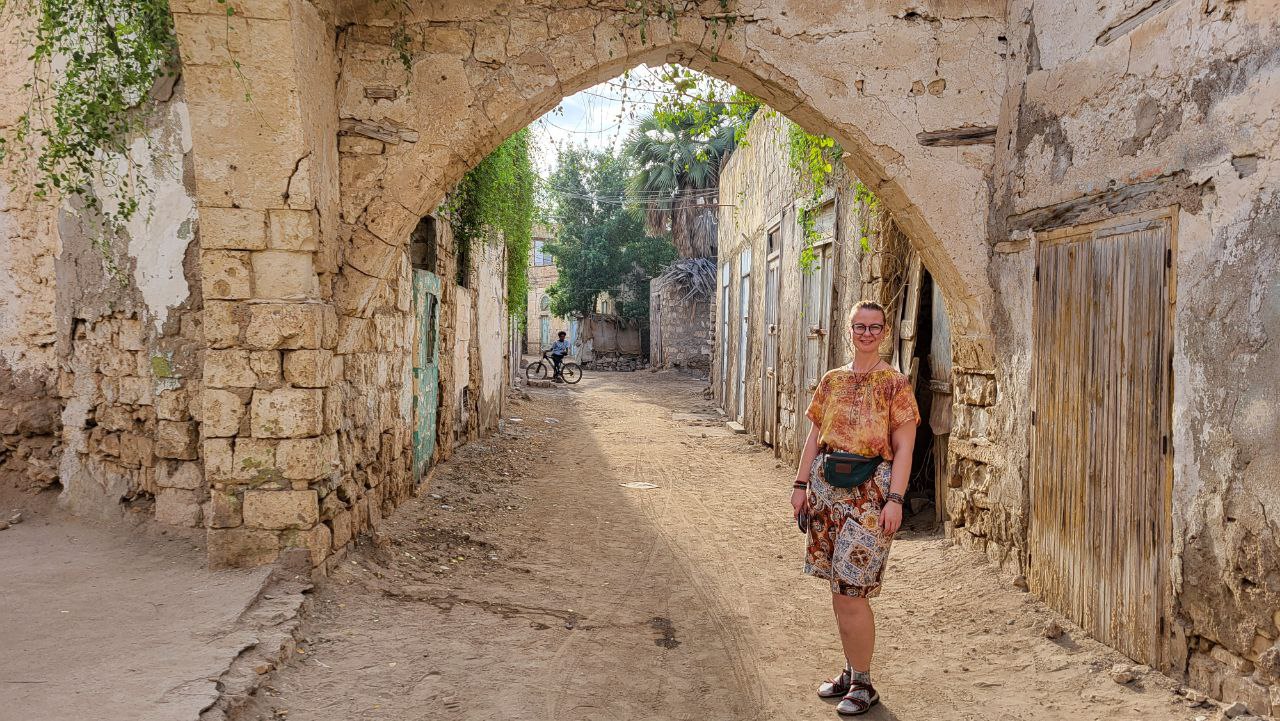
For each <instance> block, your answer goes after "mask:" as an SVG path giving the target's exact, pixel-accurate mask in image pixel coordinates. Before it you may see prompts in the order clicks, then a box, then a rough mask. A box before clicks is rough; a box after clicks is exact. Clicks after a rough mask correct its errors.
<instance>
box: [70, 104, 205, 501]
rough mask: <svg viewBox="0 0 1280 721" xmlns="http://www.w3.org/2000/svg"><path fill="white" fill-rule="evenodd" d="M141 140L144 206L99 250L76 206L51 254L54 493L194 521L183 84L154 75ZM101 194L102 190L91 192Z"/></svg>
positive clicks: (189, 194) (196, 306)
mask: <svg viewBox="0 0 1280 721" xmlns="http://www.w3.org/2000/svg"><path fill="white" fill-rule="evenodd" d="M153 94H155V95H157V99H159V100H161V101H162V102H161V104H160V106H159V107H158V109H157V110H156V112H155V113H154V115H153V116H152V117H151V118H150V120H149V121H148V130H147V135H148V136H149V139H148V140H146V141H144V140H143V139H142V138H139V139H137V140H136V141H135V142H133V143H132V144H131V149H130V150H131V154H132V156H133V162H134V172H138V173H142V174H144V176H145V180H146V186H147V187H148V188H149V189H150V191H149V193H148V194H147V195H146V196H145V197H143V198H142V200H143V205H142V207H141V208H140V210H139V211H138V213H137V214H136V215H135V216H134V217H133V218H132V219H131V221H130V222H129V223H128V224H127V226H126V227H125V228H124V229H123V231H122V232H121V234H120V235H119V236H118V237H116V238H114V239H113V241H112V242H111V243H110V248H109V249H108V250H106V251H105V252H104V251H103V250H101V249H100V248H99V247H97V246H95V237H96V235H95V234H97V233H100V232H102V231H100V230H96V229H95V228H96V223H95V222H94V221H93V220H92V219H89V218H86V217H85V215H84V212H83V210H82V209H79V208H77V207H74V206H72V205H70V204H64V206H63V207H62V208H61V209H60V210H59V213H58V236H59V241H60V245H61V252H60V253H59V255H58V257H57V260H56V262H55V276H56V300H55V304H54V308H55V311H56V318H57V352H58V357H59V359H60V366H61V378H60V384H59V385H60V392H59V395H60V396H61V397H62V400H63V403H64V406H63V410H62V426H63V434H62V440H63V443H64V452H63V454H62V458H61V463H60V465H59V476H60V479H61V482H62V484H63V494H62V499H63V501H64V502H65V503H66V504H67V505H68V507H69V508H70V509H71V510H73V511H74V512H76V513H81V514H95V515H110V514H113V513H117V512H119V510H120V509H121V503H122V502H124V501H146V500H149V499H154V501H155V513H156V517H157V519H158V520H160V521H162V522H165V523H172V524H178V525H185V526H200V525H201V524H202V519H203V510H202V506H203V504H204V502H205V501H206V500H207V497H208V496H207V489H206V486H205V484H204V481H203V473H202V470H201V466H200V462H199V460H200V454H199V442H198V441H199V433H198V430H197V421H196V420H195V419H196V418H198V417H199V410H198V407H197V408H196V409H195V410H194V411H193V407H192V406H193V402H196V403H198V400H199V391H200V380H199V379H200V358H201V352H202V350H203V346H204V336H203V332H202V330H201V326H200V322H199V313H200V277H199V269H198V263H197V260H196V255H195V253H196V251H197V246H198V244H197V243H196V242H195V241H196V207H195V200H194V197H193V179H192V175H191V171H192V167H191V158H190V152H191V122H190V117H189V115H188V109H187V104H186V102H185V100H184V97H183V95H184V84H183V83H182V82H181V81H180V80H179V81H178V82H177V83H176V85H175V84H173V83H171V82H162V83H161V84H160V85H159V86H158V87H157V88H156V90H155V91H154V93H153ZM98 194H99V196H100V197H105V194H104V193H103V191H102V189H98Z"/></svg>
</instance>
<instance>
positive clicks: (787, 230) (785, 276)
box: [704, 111, 911, 462]
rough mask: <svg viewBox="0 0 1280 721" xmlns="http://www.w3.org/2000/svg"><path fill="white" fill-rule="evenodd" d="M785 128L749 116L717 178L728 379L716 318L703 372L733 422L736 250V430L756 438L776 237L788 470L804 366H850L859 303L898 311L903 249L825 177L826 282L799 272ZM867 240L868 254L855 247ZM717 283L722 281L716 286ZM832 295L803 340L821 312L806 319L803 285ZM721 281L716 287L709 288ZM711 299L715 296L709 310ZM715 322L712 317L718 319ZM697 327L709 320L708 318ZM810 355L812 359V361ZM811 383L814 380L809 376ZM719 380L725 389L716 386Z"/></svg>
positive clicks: (805, 392) (820, 214) (782, 426)
mask: <svg viewBox="0 0 1280 721" xmlns="http://www.w3.org/2000/svg"><path fill="white" fill-rule="evenodd" d="M786 122H787V121H786V119H785V118H784V117H782V116H781V115H779V114H777V113H775V112H770V111H765V112H762V113H761V114H759V115H758V116H757V118H756V119H755V120H754V121H753V123H752V125H751V128H750V129H749V130H748V132H747V135H746V142H745V143H744V144H743V145H742V146H741V147H739V148H738V149H737V150H735V151H734V153H733V155H732V156H731V157H730V158H729V160H728V161H727V162H726V164H725V167H724V169H723V170H722V171H721V174H720V187H721V194H722V197H723V198H724V199H725V200H724V201H723V202H725V203H726V207H724V208H723V209H722V210H721V218H720V230H721V234H720V257H719V264H720V272H721V273H723V272H724V269H725V268H726V267H727V268H728V270H729V275H730V294H729V299H730V300H729V303H730V308H729V323H728V327H729V343H728V346H727V347H728V352H729V357H730V360H729V363H728V370H729V372H728V374H727V378H725V379H722V375H723V374H722V371H721V369H722V368H723V367H724V366H723V364H722V361H721V352H722V350H721V349H722V348H723V347H724V346H723V345H722V343H721V339H720V338H719V333H720V332H721V330H720V329H721V319H720V317H719V315H718V314H717V315H715V316H714V317H715V333H716V334H717V336H716V337H715V339H714V341H713V348H714V352H713V353H714V355H713V358H712V362H711V369H712V383H711V387H712V392H713V394H714V396H715V398H716V399H717V400H719V401H720V403H721V407H722V408H724V409H725V410H726V412H728V413H729V415H730V416H731V417H732V416H734V415H735V414H736V408H737V406H736V404H737V394H738V392H739V390H738V388H739V386H738V375H739V371H738V366H737V359H738V355H737V354H738V352H739V347H740V344H741V343H743V342H744V339H743V337H742V334H741V300H742V299H741V294H740V283H739V281H740V278H741V273H740V263H741V257H742V253H743V251H744V250H749V251H750V255H751V274H750V293H751V297H750V299H749V301H748V305H749V312H748V317H749V324H748V334H747V337H746V340H745V342H746V343H747V346H748V350H747V353H748V356H747V364H746V376H745V377H746V378H747V383H746V397H745V409H746V410H745V417H744V420H743V425H744V426H745V427H746V428H747V430H748V432H749V433H751V434H753V435H755V436H758V437H763V431H762V427H763V425H764V417H763V409H762V408H761V403H762V400H761V385H760V383H761V375H762V369H763V363H764V356H763V353H764V351H763V344H764V334H765V332H766V320H765V315H764V298H765V282H766V272H767V267H768V263H769V256H770V253H769V251H768V247H767V244H768V237H767V236H768V234H769V232H770V231H771V230H775V229H776V232H777V233H778V236H777V238H778V240H777V241H776V242H778V243H779V244H780V248H779V249H778V255H777V259H776V260H777V264H778V272H779V303H778V307H779V315H778V326H779V328H778V359H777V360H778V364H777V366H776V367H777V369H778V370H777V379H778V381H777V382H778V396H779V400H778V406H779V407H778V437H777V438H776V439H775V441H774V444H773V445H774V448H775V453H776V454H777V455H778V456H779V457H781V458H784V459H786V460H787V461H790V462H795V461H797V460H798V459H799V453H800V449H801V446H802V445H803V443H804V438H805V436H806V435H807V434H808V432H809V426H808V424H807V421H806V420H805V419H804V412H805V410H806V409H807V408H808V404H809V399H810V398H811V397H812V395H813V388H812V387H810V384H809V382H808V380H807V379H806V378H805V356H806V354H809V355H811V356H812V357H813V358H814V362H815V363H816V364H817V365H818V366H821V367H822V369H825V368H834V367H836V366H839V365H842V364H844V363H847V362H849V360H850V359H851V358H852V348H851V347H850V345H849V336H848V331H847V330H846V323H845V319H846V318H847V317H848V314H849V311H850V310H851V309H852V308H853V306H854V305H855V304H856V303H857V302H858V301H859V300H862V299H873V300H878V301H881V302H883V303H885V304H886V307H887V308H888V310H889V315H890V317H892V316H893V313H894V309H895V308H897V307H898V304H899V303H900V301H899V297H900V295H901V293H900V291H901V287H902V284H903V283H904V282H905V280H906V266H907V262H908V259H909V257H910V255H911V249H910V245H909V244H908V242H907V240H906V238H905V237H904V236H903V235H902V233H901V231H900V230H899V229H898V228H897V226H896V225H895V224H894V223H893V222H892V220H891V219H890V218H889V217H888V216H887V214H885V213H884V212H882V211H880V210H879V209H875V208H868V207H867V206H866V205H865V204H863V203H861V202H857V201H855V199H854V189H855V186H856V183H857V181H856V179H854V178H853V177H852V175H851V173H850V172H849V171H848V169H847V168H845V167H843V166H839V167H837V168H836V169H835V172H834V173H833V174H832V176H831V178H830V181H829V186H830V190H829V192H828V194H827V196H826V198H825V199H824V200H823V202H822V203H821V205H820V207H819V209H818V211H817V212H816V214H815V223H814V228H815V231H816V232H817V233H818V234H819V236H820V237H821V240H820V243H822V244H829V245H828V246H827V247H828V250H827V252H828V253H829V255H828V256H826V257H827V258H828V261H827V264H828V266H829V268H828V269H827V270H826V271H825V274H824V272H823V271H821V270H813V271H806V270H805V269H804V268H802V267H801V262H800V255H801V252H802V251H803V249H804V245H805V241H804V231H803V230H802V228H801V227H800V225H799V222H798V220H797V212H796V209H797V207H799V204H801V203H804V202H807V199H801V196H804V195H806V191H804V190H803V188H802V187H801V185H800V183H799V181H798V180H797V175H796V171H795V170H794V169H793V168H792V167H791V165H790V160H789V150H788V137H787V127H786ZM864 236H865V237H866V238H867V248H866V249H864V248H863V247H862V244H861V238H862V237H864ZM718 277H722V276H718ZM824 278H825V279H826V282H828V283H829V284H830V287H831V298H830V304H829V307H828V315H827V316H826V317H825V325H824V328H825V335H821V334H815V333H812V332H811V327H812V326H813V325H815V324H816V323H817V322H818V321H817V317H818V316H821V313H820V309H818V308H816V307H815V308H813V309H812V310H811V303H812V300H811V298H809V297H806V295H805V292H804V289H805V284H806V282H808V283H821V282H823V281H822V279H824ZM719 284H720V281H719V280H717V287H719ZM718 299H719V296H717V300H718ZM717 313H718V311H717ZM704 317H712V314H711V313H708V314H707V315H705V316H704ZM885 350H886V353H887V356H886V357H892V343H891V342H886V344H885ZM815 354H816V355H815ZM817 377H821V372H818V374H817ZM723 380H727V381H728V382H727V383H724V382H723Z"/></svg>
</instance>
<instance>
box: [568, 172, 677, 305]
mask: <svg viewBox="0 0 1280 721" xmlns="http://www.w3.org/2000/svg"><path fill="white" fill-rule="evenodd" d="M633 172H634V167H633V165H632V163H631V162H630V161H629V160H628V159H627V158H626V157H624V156H620V155H616V154H614V153H611V152H608V151H593V150H585V149H582V148H576V147H570V148H567V149H565V150H562V151H561V152H560V155H559V163H558V166H557V168H556V170H555V172H554V173H553V174H552V175H551V178H550V180H549V182H548V189H547V200H548V204H549V209H548V210H549V213H548V214H549V216H550V218H551V220H552V222H553V224H554V226H555V229H556V231H555V238H554V240H553V241H552V242H551V243H549V244H548V246H547V249H548V250H549V251H550V252H551V254H552V256H553V257H554V258H555V261H556V268H557V270H558V271H559V277H558V279H557V281H556V283H555V284H554V285H553V286H551V288H550V289H549V290H548V294H549V295H550V296H551V312H552V313H553V314H555V315H570V314H572V313H582V314H586V313H590V312H592V311H593V310H594V308H595V303H596V300H597V299H598V298H599V297H600V295H601V294H602V293H606V292H607V293H609V294H610V295H612V296H613V297H614V298H616V299H618V300H619V313H620V315H622V316H623V317H629V318H647V317H648V316H649V279H650V278H651V277H653V276H655V275H657V274H658V273H659V272H661V271H662V269H663V268H664V267H666V266H667V265H668V264H669V263H671V261H673V260H675V258H676V252H675V248H674V247H672V245H671V241H670V239H669V238H668V237H667V236H666V235H665V234H664V235H661V236H658V237H653V236H650V235H649V234H647V233H646V232H645V229H644V224H643V222H642V221H641V220H640V218H639V217H637V215H636V214H635V213H632V212H630V211H629V210H628V209H627V208H626V207H625V206H624V204H623V202H622V201H621V199H622V197H623V195H624V191H625V188H626V183H627V179H628V178H629V177H630V176H631V174H632V173H633Z"/></svg>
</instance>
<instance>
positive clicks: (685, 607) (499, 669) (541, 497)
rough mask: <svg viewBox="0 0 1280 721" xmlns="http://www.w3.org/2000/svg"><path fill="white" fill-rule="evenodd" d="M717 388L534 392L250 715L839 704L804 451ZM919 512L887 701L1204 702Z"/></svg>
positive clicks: (708, 711) (634, 713)
mask: <svg viewBox="0 0 1280 721" xmlns="http://www.w3.org/2000/svg"><path fill="white" fill-rule="evenodd" d="M705 387H706V386H705V381H700V380H694V379H690V378H688V377H687V376H683V375H680V374H677V373H674V372H670V371H663V372H659V373H647V372H641V373H631V374H627V373H605V374H588V376H587V378H586V379H585V380H584V381H583V382H582V383H581V384H579V385H578V386H575V387H568V388H566V387H553V388H550V389H540V388H531V389H528V391H527V392H526V391H514V393H515V394H516V395H515V396H514V397H513V398H512V402H511V404H510V410H509V411H508V414H507V415H508V417H507V418H506V419H505V421H504V423H503V430H502V431H501V432H500V433H497V434H495V435H494V436H492V437H490V438H488V439H485V440H482V441H479V442H474V443H471V444H470V445H468V446H466V447H465V448H463V449H462V450H461V451H460V452H459V454H458V455H456V456H455V457H454V458H453V459H451V460H450V461H448V462H446V463H444V464H441V465H440V466H438V467H437V468H436V469H435V470H434V471H433V473H432V475H431V477H430V478H429V480H428V481H427V482H426V485H425V487H423V488H421V489H419V491H418V493H417V495H416V496H415V497H414V498H413V499H411V500H410V501H409V502H407V503H405V504H404V505H403V506H401V507H400V508H399V509H398V510H397V511H396V512H395V514H394V515H393V516H391V517H390V518H388V519H387V520H386V521H385V522H384V524H383V525H382V526H381V527H380V528H379V529H378V531H377V532H376V533H375V534H374V535H373V537H372V540H371V541H366V542H364V543H362V544H360V545H358V546H357V547H356V549H355V550H354V552H352V553H350V554H349V555H348V556H347V557H346V559H344V561H343V563H342V564H341V567H340V568H339V569H338V570H336V571H335V572H334V573H333V574H332V575H331V578H330V581H329V582H327V583H325V584H322V585H321V586H319V587H318V590H317V592H316V594H315V596H314V598H313V599H312V601H311V603H312V606H311V612H310V614H309V615H310V618H309V621H308V622H307V628H306V630H305V638H304V642H303V643H301V644H300V652H299V653H298V654H297V656H296V659H295V660H294V661H293V662H291V663H290V664H287V665H285V666H282V667H281V668H279V669H277V670H275V671H274V672H273V675H272V676H270V677H269V678H268V679H267V681H266V683H265V685H264V686H263V687H262V688H261V689H260V690H259V692H258V695H257V696H256V697H255V698H254V699H253V700H251V701H250V702H249V704H248V705H247V706H245V707H244V708H243V709H242V710H241V712H240V714H239V718H241V719H257V720H261V721H267V720H269V719H286V718H287V719H289V721H327V720H335V721H336V720H338V719H342V720H344V721H345V720H348V719H362V720H364V719H369V720H376V719H397V720H404V721H409V720H415V719H433V720H442V719H482V718H483V719H546V720H551V719H556V720H558V721H560V720H564V721H568V720H573V719H583V720H586V719H590V720H592V721H606V720H612V719H801V718H826V717H834V712H833V708H832V707H831V706H829V705H828V704H827V703H826V702H823V701H821V700H819V699H818V698H817V697H816V696H814V694H813V687H814V686H815V685H816V684H817V683H818V682H819V681H821V680H822V679H824V678H826V677H827V675H829V674H830V673H832V672H833V671H835V670H836V667H837V664H838V660H837V659H839V657H840V653H839V651H838V650H837V647H836V645H835V644H836V641H835V635H834V634H833V633H832V632H831V629H830V628H829V627H830V626H831V624H832V621H831V618H830V611H829V608H828V603H829V601H828V598H829V595H828V593H827V589H826V587H825V586H824V585H823V584H822V583H821V582H819V581H816V580H814V579H809V578H807V577H804V576H802V575H801V573H800V561H799V558H800V553H801V536H800V534H799V533H798V532H797V531H796V530H795V527H794V524H793V523H792V521H791V519H790V514H789V512H788V508H787V501H786V496H787V493H788V492H789V483H788V481H789V476H790V473H791V470H790V469H789V468H784V467H782V464H780V463H779V462H777V461H776V460H775V459H774V458H773V456H772V454H771V453H769V452H767V450H766V449H764V448H762V447H760V446H758V445H755V444H754V443H753V442H752V441H750V440H748V438H747V436H744V435H736V434H733V433H732V432H730V431H728V430H727V429H726V428H725V426H724V424H723V422H722V420H721V419H720V417H719V415H718V413H717V412H716V411H715V410H714V408H713V406H712V404H711V402H710V401H709V400H706V399H705V398H704V396H703V391H704V388H705ZM526 393H527V395H525V394H526ZM629 484H652V487H651V486H649V485H643V486H642V485H629ZM912 521H914V522H912ZM912 521H909V522H908V524H907V527H906V530H904V531H903V532H902V534H901V536H900V538H899V540H898V542H897V543H896V544H895V547H894V551H893V555H892V556H891V562H890V563H891V565H890V570H889V574H888V576H887V582H886V589H885V592H884V594H883V595H882V596H881V597H880V599H879V600H878V601H877V602H876V604H875V608H876V610H877V612H878V613H879V615H880V629H881V638H880V640H879V653H878V657H877V665H876V669H875V673H876V677H877V685H878V686H880V687H881V692H882V693H883V695H884V704H883V705H882V706H880V707H878V708H877V709H875V710H874V711H873V712H872V713H871V714H869V716H868V718H872V719H897V720H899V721H922V720H925V719H949V720H951V719H974V720H977V719H982V720H984V721H987V720H993V719H1000V720H1002V721H1004V720H1010V721H1012V720H1014V719H1028V720H1029V719H1036V720H1038V721H1041V720H1052V719H1071V720H1072V721H1085V720H1087V719H1133V720H1138V719H1142V720H1150V719H1187V720H1190V719H1193V718H1195V717H1196V715H1197V709H1192V708H1189V707H1188V704H1187V702H1186V701H1185V700H1184V699H1183V698H1181V697H1180V696H1178V695H1176V694H1175V693H1174V684H1173V682H1172V681H1170V680H1169V679H1168V678H1166V677H1164V676H1161V675H1159V674H1156V673H1150V674H1145V675H1144V674H1142V670H1141V669H1140V670H1139V671H1138V678H1137V680H1135V681H1133V682H1131V683H1129V684H1125V685H1121V684H1118V683H1116V682H1115V681H1113V680H1112V678H1111V675H1110V672H1111V670H1112V666H1113V664H1116V663H1122V662H1124V663H1128V661H1127V659H1124V658H1123V657H1122V656H1120V655H1119V654H1117V653H1116V652H1115V651H1113V650H1111V649H1109V648H1107V647H1105V646H1103V645H1101V644H1099V643H1097V642H1095V641H1093V640H1091V639H1089V638H1087V637H1085V636H1084V634H1082V633H1080V632H1079V631H1078V629H1076V628H1075V627H1074V626H1072V625H1070V624H1069V623H1067V622H1066V621H1062V620H1061V619H1060V617H1059V616H1057V615H1056V614H1054V613H1053V612H1051V611H1049V610H1047V609H1046V608H1045V607H1044V605H1043V604H1042V603H1040V602H1038V601H1036V600H1034V599H1033V598H1032V597H1031V596H1030V595H1028V594H1026V593H1023V592H1020V591H1019V590H1017V589H1016V588H1015V587H1014V585H1013V584H1012V582H1011V580H1010V579H1007V578H1002V577H1000V576H998V575H996V574H995V572H994V571H993V570H992V568H991V566H989V565H988V563H987V561H986V559H985V558H983V557H980V556H978V555H975V554H972V553H970V552H968V551H965V550H962V549H960V548H957V547H954V546H952V544H951V542H950V541H948V540H945V539H944V538H943V537H942V535H941V534H940V532H939V531H938V530H937V529H935V528H933V527H932V519H931V518H930V519H928V520H927V521H925V520H924V519H923V518H921V517H916V518H915V519H912ZM922 521H923V522H922ZM1055 621H1056V622H1057V623H1060V624H1061V625H1062V627H1064V628H1066V629H1067V630H1066V632H1065V633H1064V634H1063V635H1062V636H1060V637H1058V638H1056V639H1052V640H1051V639H1049V638H1046V634H1045V633H1044V630H1045V628H1046V626H1049V625H1050V623H1051V622H1055ZM1201 711H1202V710H1201Z"/></svg>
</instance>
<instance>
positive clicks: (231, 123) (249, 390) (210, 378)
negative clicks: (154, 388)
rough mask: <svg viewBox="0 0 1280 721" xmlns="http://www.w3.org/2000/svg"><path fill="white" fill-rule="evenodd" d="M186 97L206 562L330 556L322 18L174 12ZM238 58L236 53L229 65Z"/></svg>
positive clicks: (337, 409)
mask: <svg viewBox="0 0 1280 721" xmlns="http://www.w3.org/2000/svg"><path fill="white" fill-rule="evenodd" d="M174 9H175V11H176V12H175V14H174V17H175V22H176V26H177V29H178V34H179V40H180V45H181V51H182V55H183V68H184V75H185V76H186V80H187V83H188V86H189V87H190V88H191V89H192V97H191V114H192V116H193V117H198V118H200V119H201V122H199V123H196V124H195V127H194V133H193V135H194V137H193V144H194V151H195V155H196V163H195V168H196V189H197V198H198V204H199V217H200V239H201V248H200V270H201V275H202V284H203V288H204V298H205V309H204V334H205V345H206V349H205V350H204V358H203V390H202V393H201V395H200V403H199V405H198V408H199V421H200V443H201V449H202V451H203V456H204V461H205V469H204V470H205V477H206V480H207V481H208V483H209V488H210V494H211V495H210V501H209V506H208V513H207V514H206V516H207V518H206V525H207V526H208V542H209V548H208V552H209V561H210V563H211V564H212V565H215V566H249V565H258V564H262V563H267V562H270V561H272V560H274V559H275V558H276V557H277V556H278V555H279V553H280V552H281V551H282V550H283V549H285V548H290V547H301V548H307V549H309V550H310V554H311V561H312V564H313V565H319V564H321V563H322V562H323V561H324V559H325V558H326V557H328V556H329V555H330V553H331V552H332V548H333V533H332V529H331V527H330V526H328V525H326V524H325V523H323V522H321V517H320V516H321V514H320V508H321V501H322V498H323V496H324V495H326V493H327V492H328V489H330V488H332V487H334V486H335V485H336V484H335V483H332V482H331V481H332V480H333V479H334V478H335V477H336V476H337V475H340V471H341V465H342V464H341V462H340V458H339V451H338V436H337V432H338V427H339V424H340V421H341V405H340V402H339V400H338V398H337V397H336V395H335V393H334V391H333V390H332V386H333V382H334V379H335V378H340V377H341V376H342V374H343V371H342V361H341V358H340V357H338V356H335V355H334V353H333V350H334V348H335V347H336V344H337V337H338V322H337V314H336V313H335V311H334V308H333V305H332V302H331V297H332V293H331V291H330V288H331V286H332V271H333V270H334V266H335V263H334V261H333V243H332V242H327V240H326V239H327V238H328V239H329V240H330V241H331V239H332V235H333V230H332V228H333V227H334V226H335V222H334V216H335V215H336V213H335V210H334V205H333V203H332V199H333V198H336V194H337V178H336V172H333V169H334V168H336V139H335V133H334V132H333V129H334V126H336V118H334V117H333V115H334V102H333V85H334V73H333V54H332V40H331V37H332V33H331V32H330V31H329V28H330V26H331V21H330V20H327V19H326V18H325V16H324V13H325V12H326V10H325V8H323V7H317V6H316V5H313V4H311V3H306V2H300V1H298V0H292V1H272V2H245V3H239V4H237V8H236V9H237V14H236V15H235V16H234V17H232V18H230V19H228V17H227V15H226V12H225V6H223V5H220V4H218V3H216V2H213V1H212V0H210V2H203V1H202V0H191V1H190V2H177V3H175V8H174ZM241 51H243V52H241Z"/></svg>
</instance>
